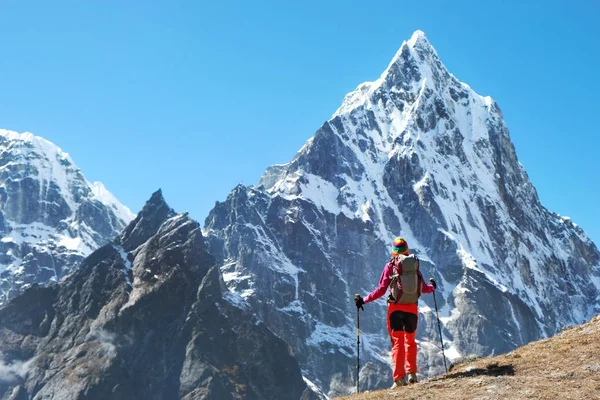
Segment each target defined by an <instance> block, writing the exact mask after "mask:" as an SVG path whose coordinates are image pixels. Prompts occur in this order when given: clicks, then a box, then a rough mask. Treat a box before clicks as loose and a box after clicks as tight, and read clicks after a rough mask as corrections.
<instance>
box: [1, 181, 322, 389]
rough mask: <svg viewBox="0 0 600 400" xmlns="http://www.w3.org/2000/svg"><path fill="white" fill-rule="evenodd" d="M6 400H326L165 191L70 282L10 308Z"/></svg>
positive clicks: (37, 291) (6, 314)
mask: <svg viewBox="0 0 600 400" xmlns="http://www.w3.org/2000/svg"><path fill="white" fill-rule="evenodd" d="M0 356H1V359H0V399H2V400H7V399H10V400H16V399H19V400H21V399H90V400H95V399H98V400H100V399H112V400H119V399H123V400H136V399H140V400H142V399H143V400H153V399H157V400H158V399H164V400H167V399H169V400H171V399H185V400H192V399H198V400H199V399H208V400H212V399H214V400H217V399H218V400H228V399H231V400H234V399H255V400H259V399H273V400H277V399H282V400H283V399H302V400H310V399H317V395H316V393H315V392H313V391H312V390H311V389H309V387H308V384H307V382H306V381H305V380H304V379H303V377H302V372H301V370H300V368H299V366H298V363H297V361H296V360H295V359H294V357H293V355H292V354H291V353H290V349H289V347H288V346H287V345H286V344H285V343H284V342H283V341H282V340H281V339H279V338H277V337H276V336H275V335H274V334H273V333H272V332H271V331H270V330H269V329H268V328H267V327H266V325H265V324H264V323H262V322H261V321H260V320H259V319H257V318H256V317H255V316H254V314H253V312H252V310H251V309H250V307H249V305H248V304H247V303H246V302H245V301H244V300H243V299H242V298H241V297H240V296H238V295H236V294H234V293H231V292H229V290H227V288H226V287H225V285H224V282H223V280H222V278H221V274H220V272H219V269H218V268H217V267H216V266H215V262H214V258H213V257H212V256H211V255H209V254H208V253H207V252H206V250H205V247H204V239H203V237H202V233H201V230H200V226H199V224H198V223H197V222H195V221H193V220H191V219H190V218H189V217H188V215H187V214H176V213H175V212H174V211H173V210H172V209H171V208H170V207H169V206H168V205H167V203H166V202H165V201H164V198H163V196H162V193H161V192H160V191H158V192H156V193H154V194H153V195H152V197H151V198H150V200H149V201H148V202H147V203H146V205H145V206H144V208H143V209H142V211H141V212H140V213H139V214H138V215H137V217H136V219H135V220H133V221H132V222H131V223H130V224H129V225H128V226H127V227H126V229H125V230H124V231H123V233H122V234H121V235H119V236H118V238H117V239H116V240H114V241H113V242H111V243H109V244H106V245H105V246H103V247H101V248H100V249H98V250H96V251H95V252H93V253H92V254H91V255H90V256H88V257H87V258H86V259H85V260H83V262H82V263H81V265H80V266H79V267H78V268H77V269H75V270H74V272H73V273H72V274H70V275H69V276H68V277H66V278H65V279H64V280H63V281H62V282H60V283H59V284H56V285H50V286H49V287H40V286H37V285H34V286H32V287H31V288H29V289H27V290H26V291H25V292H24V293H23V294H22V295H20V296H18V297H16V298H14V299H13V300H12V301H10V302H9V303H8V304H6V305H5V306H4V307H3V308H0Z"/></svg>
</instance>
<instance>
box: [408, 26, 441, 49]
mask: <svg viewBox="0 0 600 400" xmlns="http://www.w3.org/2000/svg"><path fill="white" fill-rule="evenodd" d="M406 43H407V44H408V46H410V48H412V49H414V48H415V47H417V46H421V47H428V48H430V49H431V50H433V51H435V50H434V49H433V46H432V45H431V43H429V40H428V39H427V36H426V35H425V32H423V31H422V30H420V29H417V30H416V31H414V33H413V34H412V36H411V37H410V39H409V40H408V42H406Z"/></svg>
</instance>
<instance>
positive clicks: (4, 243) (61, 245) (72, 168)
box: [0, 130, 134, 304]
mask: <svg viewBox="0 0 600 400" xmlns="http://www.w3.org/2000/svg"><path fill="white" fill-rule="evenodd" d="M133 218H134V215H133V214H132V213H131V212H130V211H129V209H127V207H125V206H123V205H122V204H121V203H119V201H118V200H117V199H116V198H115V197H114V196H113V195H112V194H111V193H110V192H108V191H107V190H106V188H105V187H104V186H103V185H102V183H100V182H96V183H94V184H91V183H89V182H88V181H87V180H86V179H85V177H84V176H83V174H82V172H81V170H80V169H79V168H78V167H77V166H76V165H75V163H74V162H73V160H72V159H71V157H69V155H68V154H67V153H64V152H63V151H62V150H61V149H60V148H58V147H57V146H55V145H54V144H53V143H51V142H49V141H47V140H45V139H43V138H41V137H38V136H34V135H32V134H31V133H23V134H19V133H16V132H12V131H7V130H0V304H2V303H3V302H6V300H8V299H10V298H12V297H14V296H15V295H17V294H19V293H21V292H22V291H23V289H24V288H27V287H29V286H31V285H32V284H35V283H38V284H42V285H43V284H46V283H47V282H56V281H58V280H60V279H61V278H62V277H63V276H64V275H66V274H67V273H68V272H70V271H71V270H72V268H73V267H74V266H75V265H77V264H78V263H80V262H81V260H83V258H84V257H85V256H87V255H89V254H90V253H91V252H92V251H93V250H95V249H97V248H99V247H101V246H102V245H104V244H106V243H107V242H109V241H110V240H111V239H113V238H114V237H115V236H116V235H117V233H118V232H120V231H121V230H122V229H123V228H124V227H125V226H126V225H127V223H129V221H131V220H132V219H133Z"/></svg>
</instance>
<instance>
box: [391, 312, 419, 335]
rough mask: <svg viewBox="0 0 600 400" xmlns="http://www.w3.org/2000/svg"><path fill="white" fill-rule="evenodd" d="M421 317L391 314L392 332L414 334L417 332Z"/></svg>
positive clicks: (407, 313) (411, 314)
mask: <svg viewBox="0 0 600 400" xmlns="http://www.w3.org/2000/svg"><path fill="white" fill-rule="evenodd" d="M418 320H419V317H417V316H416V315H415V314H413V313H410V312H404V311H394V312H393V313H391V314H390V328H391V329H392V332H395V331H405V332H406V333H413V332H414V331H416V330H417V322H418Z"/></svg>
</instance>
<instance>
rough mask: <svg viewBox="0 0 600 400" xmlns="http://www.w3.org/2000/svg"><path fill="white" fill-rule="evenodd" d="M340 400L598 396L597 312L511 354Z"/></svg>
mask: <svg viewBox="0 0 600 400" xmlns="http://www.w3.org/2000/svg"><path fill="white" fill-rule="evenodd" d="M341 399H346V400H351V399H352V400H367V399H369V400H370V399H403V400H409V399H419V400H430V399H431V400H433V399H436V400H439V399H444V400H446V399H456V400H466V399H469V400H493V399H503V400H521V399H548V400H555V399H589V400H600V316H597V317H595V318H593V319H592V320H591V321H590V322H588V323H586V324H584V325H581V326H577V327H569V328H566V329H564V330H563V331H562V332H561V333H559V334H558V335H556V336H554V337H552V338H550V339H544V340H540V341H537V342H533V343H530V344H528V345H526V346H524V347H521V348H519V349H516V350H514V351H512V352H510V353H507V354H504V355H500V356H497V357H492V358H482V359H479V360H476V361H474V362H470V363H465V364H460V365H458V366H456V367H454V368H453V369H452V370H451V371H450V372H449V373H448V374H445V375H441V376H438V377H435V378H431V379H429V380H427V381H423V382H420V383H417V384H414V385H410V386H405V387H402V388H399V389H395V390H381V391H376V392H366V393H360V394H358V395H353V396H348V397H340V398H337V400H341Z"/></svg>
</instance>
